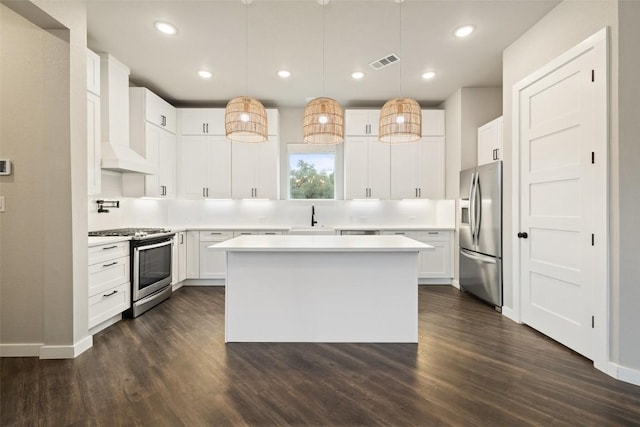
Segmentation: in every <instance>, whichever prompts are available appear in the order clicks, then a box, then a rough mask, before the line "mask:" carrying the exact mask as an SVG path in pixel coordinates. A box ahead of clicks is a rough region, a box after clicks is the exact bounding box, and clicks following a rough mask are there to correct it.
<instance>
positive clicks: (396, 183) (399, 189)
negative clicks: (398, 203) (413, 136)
mask: <svg viewBox="0 0 640 427" xmlns="http://www.w3.org/2000/svg"><path fill="white" fill-rule="evenodd" d="M444 164H445V159H444V137H424V138H422V139H421V140H420V141H418V142H415V143H405V144H394V145H392V146H391V198H392V199H443V198H444V190H445V183H444Z"/></svg>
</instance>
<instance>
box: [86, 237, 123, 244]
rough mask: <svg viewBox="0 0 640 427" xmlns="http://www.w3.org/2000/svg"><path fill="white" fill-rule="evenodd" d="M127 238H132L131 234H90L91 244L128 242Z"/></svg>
mask: <svg viewBox="0 0 640 427" xmlns="http://www.w3.org/2000/svg"><path fill="white" fill-rule="evenodd" d="M127 240H131V237H129V236H108V237H98V236H89V246H98V245H104V244H106V243H118V242H126V241H127Z"/></svg>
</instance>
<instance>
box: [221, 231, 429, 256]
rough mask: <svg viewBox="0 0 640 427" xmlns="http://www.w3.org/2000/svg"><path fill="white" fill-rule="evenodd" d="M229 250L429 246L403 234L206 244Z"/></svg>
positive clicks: (407, 248) (272, 238)
mask: <svg viewBox="0 0 640 427" xmlns="http://www.w3.org/2000/svg"><path fill="white" fill-rule="evenodd" d="M208 248H209V249H212V250H224V251H230V252H416V251H421V250H432V249H433V246H431V245H427V244H425V243H421V242H418V241H416V240H413V239H409V238H407V237H404V236H396V235H390V236H327V235H323V236H290V235H282V236H269V235H266V236H265V235H257V236H256V235H251V236H240V237H236V238H234V239H230V240H226V241H224V242H220V243H216V244H213V245H211V246H208Z"/></svg>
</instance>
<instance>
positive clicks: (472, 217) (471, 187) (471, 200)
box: [469, 171, 476, 245]
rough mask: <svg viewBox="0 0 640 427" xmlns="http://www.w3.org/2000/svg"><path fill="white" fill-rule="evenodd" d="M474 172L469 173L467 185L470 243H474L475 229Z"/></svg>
mask: <svg viewBox="0 0 640 427" xmlns="http://www.w3.org/2000/svg"><path fill="white" fill-rule="evenodd" d="M475 184H476V173H475V171H474V172H473V173H472V174H471V184H470V185H469V228H470V229H471V244H472V245H475V244H476V229H475V217H476V214H475V201H474V197H473V196H474V194H475V188H476V185H475Z"/></svg>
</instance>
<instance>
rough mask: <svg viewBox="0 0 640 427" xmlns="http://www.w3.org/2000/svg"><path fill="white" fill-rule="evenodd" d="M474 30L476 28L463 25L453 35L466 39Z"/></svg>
mask: <svg viewBox="0 0 640 427" xmlns="http://www.w3.org/2000/svg"><path fill="white" fill-rule="evenodd" d="M475 29H476V27H474V26H473V25H463V26H462V27H459V28H458V29H456V31H455V32H454V34H455V35H456V37H467V36H468V35H469V34H471V33H473V31H474V30H475Z"/></svg>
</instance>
